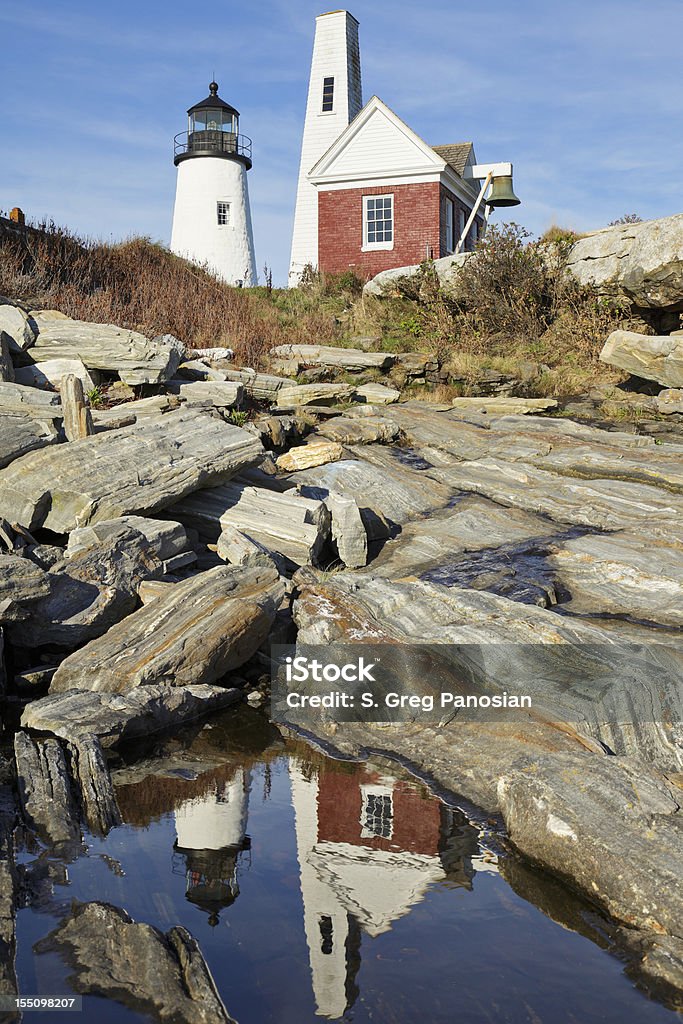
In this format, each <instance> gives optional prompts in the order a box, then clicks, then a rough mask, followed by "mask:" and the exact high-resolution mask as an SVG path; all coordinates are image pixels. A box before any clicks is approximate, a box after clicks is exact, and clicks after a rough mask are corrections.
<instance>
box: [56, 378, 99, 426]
mask: <svg viewBox="0 0 683 1024" xmlns="http://www.w3.org/2000/svg"><path fill="white" fill-rule="evenodd" d="M60 393H61V396H62V415H63V416H64V433H65V434H66V439H67V441H78V440H79V439H80V438H82V437H90V435H91V434H93V433H94V431H95V428H94V427H93V422H92V416H91V414H90V407H89V406H88V405H87V404H86V401H85V395H84V394H83V384H82V382H81V380H80V378H79V377H77V376H76V375H75V374H73V373H68V374H67V375H66V376H65V377H63V378H62V384H61V388H60Z"/></svg>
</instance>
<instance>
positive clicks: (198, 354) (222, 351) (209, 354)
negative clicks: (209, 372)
mask: <svg viewBox="0 0 683 1024" xmlns="http://www.w3.org/2000/svg"><path fill="white" fill-rule="evenodd" d="M187 358H188V359H206V360H208V361H209V362H211V361H212V360H219V359H227V360H228V361H230V360H231V359H234V358H235V353H234V352H233V350H232V349H231V348H222V347H221V346H218V347H214V348H193V349H191V350H190V351H189V352H188V353H187Z"/></svg>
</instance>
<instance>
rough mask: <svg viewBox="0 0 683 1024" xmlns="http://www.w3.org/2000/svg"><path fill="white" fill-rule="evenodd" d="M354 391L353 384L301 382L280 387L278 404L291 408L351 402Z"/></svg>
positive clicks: (280, 406)
mask: <svg viewBox="0 0 683 1024" xmlns="http://www.w3.org/2000/svg"><path fill="white" fill-rule="evenodd" d="M353 392H354V388H353V386H352V385H351V384H299V385H297V386H296V387H293V388H292V387H289V388H280V390H279V391H278V393H277V406H278V408H280V409H289V408H292V407H294V408H296V407H297V406H300V405H325V404H327V405H330V404H333V405H334V404H336V403H337V402H350V401H351V400H352V398H353Z"/></svg>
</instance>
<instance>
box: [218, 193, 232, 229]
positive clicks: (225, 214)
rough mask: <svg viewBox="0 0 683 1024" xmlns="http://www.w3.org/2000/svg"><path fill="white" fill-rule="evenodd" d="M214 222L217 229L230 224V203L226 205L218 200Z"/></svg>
mask: <svg viewBox="0 0 683 1024" xmlns="http://www.w3.org/2000/svg"><path fill="white" fill-rule="evenodd" d="M216 220H217V221H218V225H219V227H223V226H224V225H225V224H229V223H230V203H226V202H225V200H224V199H219V200H218V202H217V203H216Z"/></svg>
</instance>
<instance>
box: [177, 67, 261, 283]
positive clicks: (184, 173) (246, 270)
mask: <svg viewBox="0 0 683 1024" xmlns="http://www.w3.org/2000/svg"><path fill="white" fill-rule="evenodd" d="M187 116H188V127H187V131H185V132H180V134H179V135H176V137H175V140H174V161H173V162H174V163H175V165H176V167H177V168H178V180H177V185H176V197H175V207H174V210H173V230H172V233H171V251H172V252H174V253H175V254H176V255H177V256H183V257H185V259H188V260H191V261H192V262H193V263H197V264H199V265H201V266H205V267H206V268H207V269H208V270H210V271H211V272H212V273H213V274H215V275H216V277H218V278H220V279H221V280H222V281H225V282H226V283H227V284H230V285H237V286H238V287H241V286H242V285H244V286H245V287H247V286H249V285H255V284H256V283H257V277H256V260H255V257H254V238H253V234H252V228H251V211H250V209H249V188H248V185H247V171H248V170H250V168H251V139H249V138H247V136H246V135H240V131H239V117H240V115H239V111H237V110H235V108H234V107H233V106H231V105H230V104H229V103H226V102H225V100H223V99H221V97H220V96H219V95H218V84H217V83H216V82H211V84H210V85H209V95H208V96H207V97H206V99H204V100H202V101H201V102H200V103H195V105H194V106H193V107H190V109H189V110H188V112H187Z"/></svg>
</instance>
